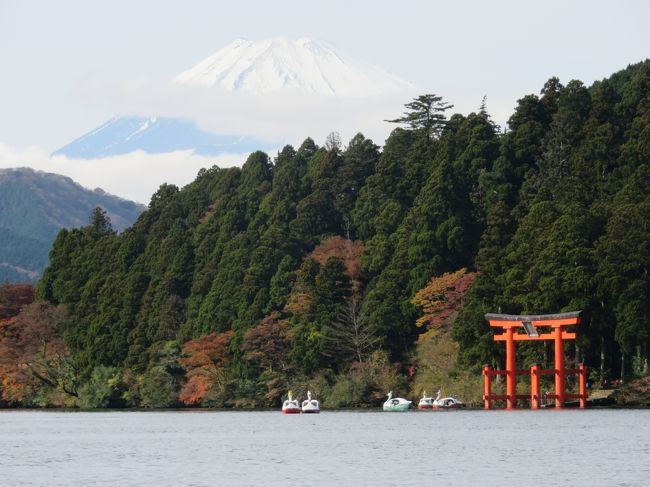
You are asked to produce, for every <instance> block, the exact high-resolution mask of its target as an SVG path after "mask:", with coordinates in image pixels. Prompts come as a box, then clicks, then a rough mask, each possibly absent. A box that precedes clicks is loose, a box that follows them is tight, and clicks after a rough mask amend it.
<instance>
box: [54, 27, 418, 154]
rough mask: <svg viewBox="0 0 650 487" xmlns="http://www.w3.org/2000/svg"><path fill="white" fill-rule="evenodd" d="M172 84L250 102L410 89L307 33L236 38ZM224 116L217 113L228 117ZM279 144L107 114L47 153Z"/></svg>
mask: <svg viewBox="0 0 650 487" xmlns="http://www.w3.org/2000/svg"><path fill="white" fill-rule="evenodd" d="M171 86H172V87H173V86H176V87H181V88H182V89H184V90H189V91H190V92H196V91H197V90H202V92H201V94H202V96H210V93H212V90H213V89H214V90H215V91H214V93H215V95H214V99H217V93H218V92H220V93H221V94H220V95H219V96H221V97H223V96H224V95H223V94H224V93H226V96H228V95H227V94H228V93H235V92H238V93H239V95H238V96H239V97H242V96H243V97H248V98H247V99H248V100H249V102H248V106H250V103H253V104H256V103H260V102H262V100H263V97H264V96H266V95H270V94H274V95H275V96H287V97H291V96H293V95H300V96H302V100H304V99H305V97H307V98H308V99H312V98H320V99H331V98H332V97H336V98H339V99H357V100H359V99H372V97H382V96H391V95H395V94H400V93H406V92H408V91H409V90H410V89H412V88H413V86H412V85H411V84H409V83H407V82H406V81H403V80H401V79H400V78H398V77H397V76H395V75H392V74H390V73H388V72H386V71H383V70H382V69H380V68H378V67H376V66H373V65H371V64H368V63H366V62H363V61H358V60H354V59H353V58H351V57H350V56H348V55H346V54H343V53H340V52H337V51H336V50H335V49H334V48H333V47H332V46H330V45H329V44H327V43H325V42H321V41H316V40H313V39H309V38H300V39H295V40H292V39H287V38H271V39H264V40H261V41H248V40H243V39H238V40H236V41H234V42H232V43H231V44H229V45H227V46H225V47H224V48H222V49H220V50H219V51H217V52H216V53H215V54H213V55H211V56H209V57H208V58H206V59H204V60H203V61H201V62H199V63H198V64H196V65H195V66H193V67H191V68H189V69H188V70H186V71H184V72H182V73H180V74H179V75H177V76H176V77H174V78H173V80H172V85H171ZM206 90H207V91H206ZM230 96H231V97H232V95H230ZM251 100H252V101H251ZM231 110H232V108H231ZM244 110H245V109H242V111H244ZM230 115H231V114H229V113H223V114H222V116H225V117H226V118H227V117H229V116H230ZM301 135H304V134H301ZM278 145H279V144H277V143H276V144H271V143H268V142H265V141H263V140H262V139H260V138H257V137H255V136H253V135H248V134H247V135H217V134H214V133H210V132H206V131H203V130H201V129H200V128H199V127H198V126H197V125H196V123H195V122H194V121H192V120H187V119H179V118H160V117H141V116H129V117H117V118H114V119H112V120H110V121H108V122H107V123H105V124H103V125H101V126H100V127H98V128H96V129H94V130H92V131H90V132H88V133H87V134H85V135H83V136H81V137H79V138H78V139H76V140H74V141H72V142H71V143H69V144H67V145H65V146H64V147H62V148H60V149H58V150H57V151H55V152H54V153H53V154H52V155H64V156H67V157H69V158H71V159H93V158H100V157H108V156H116V155H122V154H128V153H130V152H133V151H136V150H142V151H144V152H147V153H150V154H160V153H166V152H173V151H176V150H192V151H193V152H194V153H195V154H201V155H208V156H218V155H220V154H226V153H229V154H241V153H246V152H252V151H254V150H270V149H273V148H276V147H278Z"/></svg>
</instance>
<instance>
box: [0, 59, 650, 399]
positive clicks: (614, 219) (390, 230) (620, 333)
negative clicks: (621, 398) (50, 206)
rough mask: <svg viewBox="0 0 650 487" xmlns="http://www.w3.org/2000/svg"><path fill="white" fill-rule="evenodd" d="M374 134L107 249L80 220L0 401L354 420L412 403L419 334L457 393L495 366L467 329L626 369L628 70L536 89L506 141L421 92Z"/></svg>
mask: <svg viewBox="0 0 650 487" xmlns="http://www.w3.org/2000/svg"><path fill="white" fill-rule="evenodd" d="M391 122H395V123H396V124H397V125H396V128H395V129H394V130H393V132H392V133H391V134H390V136H389V138H388V139H387V140H386V141H385V144H384V146H383V148H380V147H379V146H378V145H377V144H376V143H375V142H373V141H371V140H369V139H367V138H365V137H364V136H363V135H361V134H358V135H356V136H355V137H354V138H353V139H352V140H350V141H349V143H347V145H344V144H343V143H342V142H341V141H340V140H339V138H338V137H337V136H336V135H335V134H332V135H330V136H329V137H328V139H327V141H326V142H325V145H324V146H323V147H319V146H318V145H317V144H316V143H315V142H314V141H313V140H311V139H309V138H308V139H306V140H305V141H304V142H303V143H302V145H300V147H297V148H294V147H291V146H286V147H284V148H283V149H282V150H281V151H280V152H279V153H278V154H277V155H275V157H269V155H267V154H265V153H262V152H255V153H253V154H251V155H250V157H249V158H248V160H247V161H246V163H245V164H244V165H243V167H241V168H229V169H220V168H218V167H212V168H210V169H205V170H201V171H200V172H199V174H198V176H197V177H196V179H195V181H194V182H192V183H191V184H189V185H188V186H186V187H185V188H183V189H182V190H179V188H177V187H175V186H173V185H163V186H161V187H160V189H159V190H158V191H157V192H156V193H155V194H154V195H153V197H152V199H151V203H150V204H149V207H148V210H147V211H145V212H144V213H143V214H142V215H141V216H140V218H139V219H138V220H137V222H136V223H135V224H134V225H133V226H132V227H131V228H129V229H127V230H126V231H124V232H123V233H121V234H117V233H116V232H115V231H113V229H112V228H111V224H110V221H109V220H108V218H107V217H106V215H105V214H104V213H103V211H101V210H99V209H97V210H95V212H94V213H93V215H92V221H91V223H90V225H88V226H86V227H84V228H80V229H74V230H62V231H61V232H60V233H59V234H58V236H57V238H56V240H55V242H54V244H53V247H52V250H51V252H50V264H49V267H48V268H47V269H46V271H45V273H44V275H43V278H42V279H41V280H40V282H39V283H38V286H37V292H38V296H39V297H40V299H41V300H42V301H41V302H37V303H36V304H33V305H31V306H29V307H27V308H25V310H24V311H23V313H21V315H19V316H18V317H17V318H16V320H15V321H14V322H13V325H11V326H5V331H4V339H3V340H0V372H2V371H4V372H2V374H4V378H3V385H2V387H3V390H2V397H3V400H4V401H5V402H6V403H10V404H70V403H74V404H80V405H82V406H83V405H85V406H120V405H124V406H144V407H157V406H175V405H192V406H197V405H198V406H218V407H219V406H241V407H245V406H249V407H254V406H257V407H259V406H276V405H277V404H279V402H280V398H281V397H282V395H283V394H285V393H286V390H287V389H288V388H293V389H294V390H299V391H302V392H304V390H306V389H307V388H308V387H309V388H310V389H311V390H312V391H317V392H318V393H319V395H320V397H321V398H322V399H323V400H324V403H325V405H330V406H355V405H362V404H377V400H378V399H379V398H380V397H382V396H383V394H384V393H385V392H386V389H387V388H389V387H391V388H396V389H397V390H401V391H402V392H403V393H407V392H409V389H410V390H411V391H412V393H414V394H415V393H417V394H419V392H420V391H417V390H416V389H417V387H416V386H415V384H417V385H418V387H419V386H420V385H421V384H423V381H422V380H421V379H418V374H421V373H422V371H421V369H422V370H423V369H424V368H425V367H424V365H423V364H422V362H421V361H420V362H418V358H417V357H418V354H419V353H420V352H421V350H418V348H419V347H422V346H424V345H423V344H424V343H425V341H424V340H423V338H422V337H423V336H424V335H428V336H432V335H436V334H438V336H442V335H444V336H448V337H449V338H450V339H452V338H453V341H454V342H455V343H456V344H457V345H454V346H455V347H456V348H453V350H452V352H453V354H454V355H457V357H453V360H457V361H458V362H457V367H458V368H459V370H460V369H462V370H465V371H468V372H469V373H470V374H475V375H476V376H480V372H479V371H480V366H481V365H482V364H483V363H493V364H495V365H499V364H500V363H502V360H503V357H502V355H501V354H502V353H503V351H502V350H501V349H500V347H498V346H495V345H494V344H493V342H492V338H491V332H490V330H489V327H488V326H487V323H486V322H485V320H484V317H483V315H484V313H486V312H499V311H500V312H504V313H505V312H511V313H535V314H541V313H553V312H560V311H573V310H584V320H583V323H582V325H581V326H580V329H579V330H577V331H578V333H579V340H578V341H577V342H576V345H575V350H574V349H573V348H572V349H570V350H569V349H567V353H568V355H570V356H571V357H572V359H578V360H585V361H586V363H587V365H588V366H589V367H590V368H591V369H592V370H593V371H594V373H596V374H598V375H600V376H601V377H619V376H630V375H632V374H642V373H644V372H647V362H648V353H649V349H648V343H649V342H650V316H649V314H650V299H649V298H650V286H649V284H650V281H649V279H648V267H649V265H650V61H645V62H643V63H640V64H637V65H633V66H630V67H628V68H627V69H625V70H623V71H620V72H618V73H616V74H614V75H612V76H611V77H610V78H609V79H605V80H602V81H598V82H596V83H594V84H593V85H592V86H590V87H586V86H584V85H583V83H581V82H580V81H575V80H573V81H570V82H568V83H566V84H562V83H561V82H560V80H558V79H557V78H551V79H549V80H548V81H547V82H546V83H545V84H544V86H543V88H542V90H541V92H540V94H539V95H532V94H531V95H527V96H524V97H523V98H521V99H520V100H519V101H518V104H517V107H516V109H515V111H514V113H513V114H512V116H511V118H510V119H509V122H508V126H507V130H506V129H502V128H500V127H498V126H497V125H496V124H495V123H494V122H493V121H492V120H491V118H490V116H489V114H488V113H487V111H486V108H485V104H483V106H481V107H480V108H479V109H477V111H476V112H475V113H471V114H468V115H461V114H452V111H451V107H450V106H449V105H447V104H446V103H445V102H444V101H443V99H442V98H441V97H439V96H433V95H423V96H420V97H418V98H417V99H415V100H413V101H411V102H410V103H408V104H407V105H406V111H405V113H404V115H403V116H402V117H399V118H397V119H394V120H391ZM427 300H428V301H427ZM427 303H428V304H427ZM423 313H424V316H423ZM21 323H22V324H21ZM21 327H22V328H21ZM28 329H29V330H31V331H30V332H29V333H27V332H24V333H23V332H22V331H21V330H28ZM36 329H37V331H38V332H35V331H34V330H36ZM445 330H446V331H448V333H447V332H446V331H445ZM35 335H37V336H39V337H41V344H42V343H46V344H48V343H49V344H51V345H50V349H48V346H47V345H44V346H42V347H41V348H40V349H39V350H40V351H39V350H36V349H37V348H38V347H33V346H31V347H30V345H29V338H30V337H33V336H35ZM3 342H4V349H3V348H2V347H3ZM21 347H22V348H21ZM9 348H11V350H13V351H12V352H11V353H9V351H8V350H9ZM3 350H4V352H3ZM547 352H548V350H545V349H544V347H543V346H542V347H541V348H540V347H538V346H532V345H531V346H522V347H520V348H519V353H520V354H521V356H522V357H521V358H522V360H524V361H528V363H530V362H532V361H540V360H544V359H545V357H546V355H547ZM12 353H13V355H12ZM21 353H23V354H30V353H31V354H32V355H30V357H31V358H30V359H29V360H30V361H29V364H30V368H31V369H32V374H31V375H30V374H29V371H26V370H25V369H24V368H23V369H17V368H16V367H15V366H14V367H13V368H12V364H15V363H20V362H21V359H20V354H21ZM39 354H40V355H39ZM7 357H9V358H7ZM35 357H36V358H35ZM3 360H4V361H3ZM450 360H451V359H450ZM22 361H23V362H25V360H22ZM34 364H37V365H34ZM2 367H4V368H2ZM450 373H451V374H452V375H454V374H457V373H458V371H451V372H450ZM459 377H460V376H459ZM429 387H431V388H433V387H437V386H436V384H431V385H430V386H429ZM478 393H480V391H478Z"/></svg>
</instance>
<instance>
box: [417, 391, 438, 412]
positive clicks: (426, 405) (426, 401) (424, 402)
mask: <svg viewBox="0 0 650 487" xmlns="http://www.w3.org/2000/svg"><path fill="white" fill-rule="evenodd" d="M435 401H436V400H435V399H434V398H433V397H430V396H429V397H427V391H423V392H422V397H421V398H420V402H418V409H433V404H434V403H435Z"/></svg>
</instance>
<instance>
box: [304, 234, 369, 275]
mask: <svg viewBox="0 0 650 487" xmlns="http://www.w3.org/2000/svg"><path fill="white" fill-rule="evenodd" d="M363 249H364V245H363V242H362V241H360V240H356V241H355V240H349V239H346V238H343V237H340V236H338V235H336V236H333V237H329V238H326V239H325V240H323V241H322V242H321V243H320V244H319V245H317V246H316V248H314V250H313V251H312V252H311V254H309V256H308V257H311V258H312V259H314V260H315V261H317V262H318V263H319V264H320V265H321V266H322V265H325V262H327V259H329V258H330V257H338V258H339V259H341V260H342V261H343V265H344V266H345V273H346V274H347V276H348V277H349V278H350V279H351V280H352V282H353V283H354V282H356V281H358V280H359V275H360V272H361V256H362V255H363Z"/></svg>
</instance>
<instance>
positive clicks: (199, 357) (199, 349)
mask: <svg viewBox="0 0 650 487" xmlns="http://www.w3.org/2000/svg"><path fill="white" fill-rule="evenodd" d="M232 335H233V333H232V331H227V332H225V333H211V334H209V335H206V336H203V337H201V338H197V339H195V340H190V341H189V342H187V343H186V344H185V345H183V349H182V357H181V358H179V359H178V362H179V363H180V364H181V366H182V367H183V368H184V369H185V373H186V377H187V379H188V380H187V383H186V384H185V386H184V387H183V388H182V389H181V392H180V394H179V400H180V401H181V402H182V403H183V404H185V405H187V406H195V405H197V404H200V403H201V401H202V400H203V399H204V398H205V396H206V394H208V392H210V391H211V390H213V389H214V388H215V387H217V388H218V387H222V386H223V369H222V368H223V367H224V366H225V365H226V364H227V363H228V362H229V355H228V348H229V346H230V341H231V339H232Z"/></svg>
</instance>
